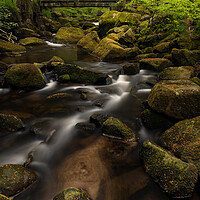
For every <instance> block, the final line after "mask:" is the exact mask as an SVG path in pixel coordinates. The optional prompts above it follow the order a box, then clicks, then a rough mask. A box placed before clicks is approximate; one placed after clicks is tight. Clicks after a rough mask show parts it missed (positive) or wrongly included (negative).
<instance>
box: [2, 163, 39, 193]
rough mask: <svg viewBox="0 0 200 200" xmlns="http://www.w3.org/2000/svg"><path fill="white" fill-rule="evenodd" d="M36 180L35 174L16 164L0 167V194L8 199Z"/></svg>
mask: <svg viewBox="0 0 200 200" xmlns="http://www.w3.org/2000/svg"><path fill="white" fill-rule="evenodd" d="M37 179H38V176H37V175H36V173H35V172H33V171H31V170H29V169H27V168H25V167H23V166H22V165H18V164H8V165H3V166H1V167H0V193H1V194H3V195H6V196H8V197H10V196H14V195H15V194H17V193H19V192H21V191H23V190H25V189H26V188H27V187H28V186H29V185H31V184H32V183H34V182H35V181H36V180H37Z"/></svg>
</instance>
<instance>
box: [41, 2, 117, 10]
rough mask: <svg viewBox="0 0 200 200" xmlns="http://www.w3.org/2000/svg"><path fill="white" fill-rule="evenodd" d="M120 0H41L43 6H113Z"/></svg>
mask: <svg viewBox="0 0 200 200" xmlns="http://www.w3.org/2000/svg"><path fill="white" fill-rule="evenodd" d="M117 1H118V0H40V5H41V7H49V8H52V7H112V6H114V5H115V4H116V3H117Z"/></svg>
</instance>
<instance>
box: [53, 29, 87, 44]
mask: <svg viewBox="0 0 200 200" xmlns="http://www.w3.org/2000/svg"><path fill="white" fill-rule="evenodd" d="M83 36H84V32H83V30H82V29H80V28H75V27H61V28H60V29H59V30H58V32H57V33H56V36H55V39H56V40H60V41H63V42H66V43H77V42H78V41H79V40H80V39H81V38H82V37H83Z"/></svg>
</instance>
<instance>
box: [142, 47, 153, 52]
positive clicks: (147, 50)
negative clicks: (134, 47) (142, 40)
mask: <svg viewBox="0 0 200 200" xmlns="http://www.w3.org/2000/svg"><path fill="white" fill-rule="evenodd" d="M143 53H153V47H146V48H145V49H144V50H143Z"/></svg>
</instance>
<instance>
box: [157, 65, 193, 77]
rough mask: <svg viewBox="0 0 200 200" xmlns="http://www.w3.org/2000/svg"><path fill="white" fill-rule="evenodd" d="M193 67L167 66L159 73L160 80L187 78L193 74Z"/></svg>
mask: <svg viewBox="0 0 200 200" xmlns="http://www.w3.org/2000/svg"><path fill="white" fill-rule="evenodd" d="M194 72H195V70H194V67H192V66H181V67H168V68H166V69H164V70H163V71H162V72H161V73H160V74H159V79H160V80H181V79H183V80H189V79H191V78H192V77H193V76H194Z"/></svg>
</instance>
